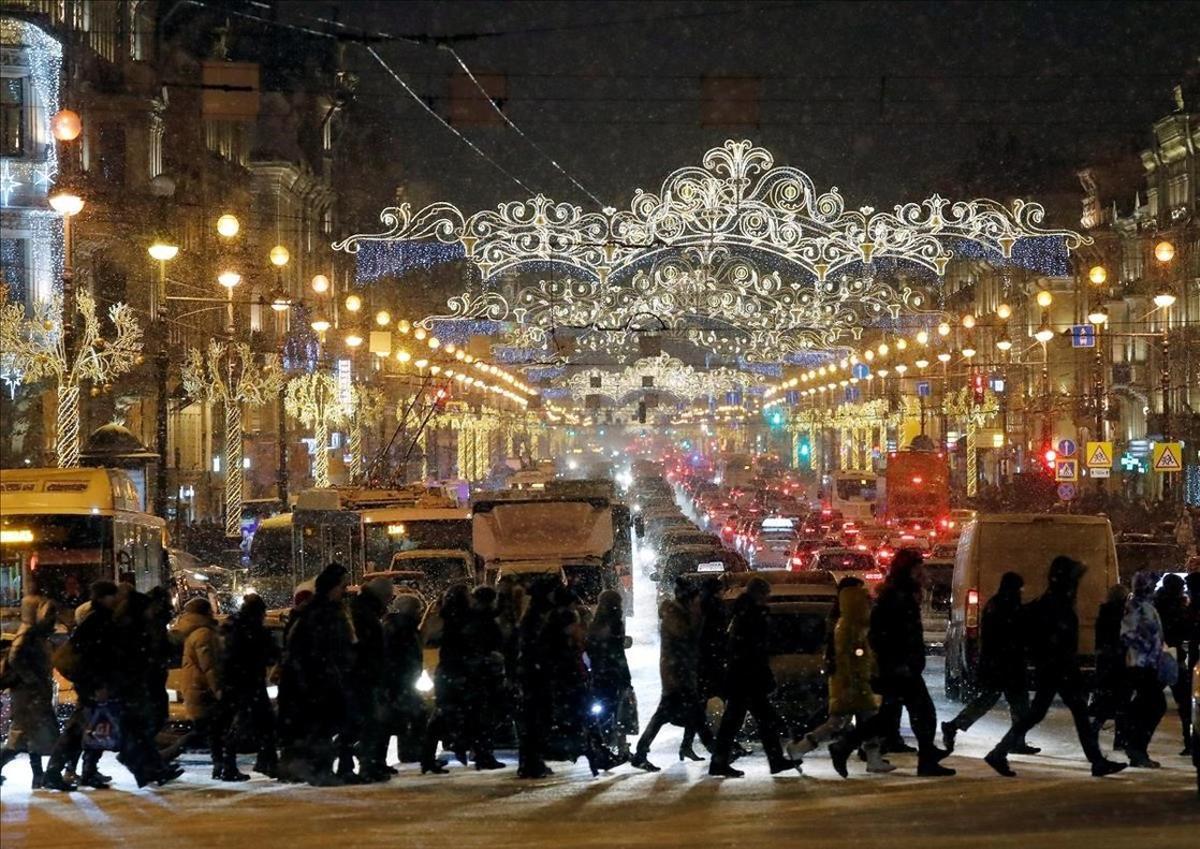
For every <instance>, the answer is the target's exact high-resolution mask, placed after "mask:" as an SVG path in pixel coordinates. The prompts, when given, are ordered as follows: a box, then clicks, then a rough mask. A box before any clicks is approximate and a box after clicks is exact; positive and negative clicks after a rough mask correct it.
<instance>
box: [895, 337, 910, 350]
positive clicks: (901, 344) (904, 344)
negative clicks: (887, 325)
mask: <svg viewBox="0 0 1200 849" xmlns="http://www.w3.org/2000/svg"><path fill="white" fill-rule="evenodd" d="M906 348H908V340H907V339H905V338H904V337H903V336H901V337H900V338H899V339H897V340H896V350H897V351H903V350H905V349H906Z"/></svg>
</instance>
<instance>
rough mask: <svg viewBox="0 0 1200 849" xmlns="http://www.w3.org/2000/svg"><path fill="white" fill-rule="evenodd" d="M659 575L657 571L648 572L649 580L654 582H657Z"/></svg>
mask: <svg viewBox="0 0 1200 849" xmlns="http://www.w3.org/2000/svg"><path fill="white" fill-rule="evenodd" d="M659 577H660V575H659V574H658V573H657V572H651V573H650V580H651V581H654V583H656V584H657V583H658V579H659Z"/></svg>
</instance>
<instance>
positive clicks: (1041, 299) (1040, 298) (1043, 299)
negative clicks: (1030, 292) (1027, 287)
mask: <svg viewBox="0 0 1200 849" xmlns="http://www.w3.org/2000/svg"><path fill="white" fill-rule="evenodd" d="M1052 303H1054V296H1053V295H1051V294H1050V293H1049V292H1048V291H1046V290H1045V289H1042V290H1041V291H1040V292H1038V293H1037V305H1038V306H1039V307H1041V308H1042V309H1046V307H1048V306H1050V304H1052Z"/></svg>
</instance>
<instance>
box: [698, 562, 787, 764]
mask: <svg viewBox="0 0 1200 849" xmlns="http://www.w3.org/2000/svg"><path fill="white" fill-rule="evenodd" d="M770 595H771V585H770V584H768V583H767V582H766V581H765V580H763V579H762V578H752V579H751V580H750V581H749V582H748V583H747V584H746V589H745V590H744V591H743V592H742V594H741V596H739V597H738V599H737V601H736V602H735V604H734V611H733V617H732V619H731V621H730V623H729V644H728V654H727V657H728V660H729V663H728V667H727V670H726V675H725V713H724V714H723V715H722V716H721V725H720V727H719V728H718V729H717V741H716V749H715V750H714V751H713V758H712V763H711V764H709V768H708V774H709V775H717V776H722V777H724V778H741V777H742V776H743V775H745V773H743V772H742V771H741V770H739V769H734V768H733V767H732V766H731V765H730V763H731V761H732V755H733V744H734V741H735V739H736V737H737V734H738V732H739V731H741V729H742V724H743V723H745V721H746V714H747V713H749V714H750V715H751V716H753V717H754V721H755V723H756V724H757V725H758V736H759V739H760V740H761V741H762V746H763V751H764V752H766V755H767V764H768V766H769V767H770V770H771V774H772V775H775V774H776V773H779V772H783V771H784V770H787V769H793V768H795V766H796V763H795V761H793V760H791V759H789V758H787V757H785V756H784V754H783V744H782V743H781V742H780V735H781V734H782V733H783V720H782V719H780V717H779V713H778V712H777V711H776V710H775V706H774V705H772V704H771V699H770V695H771V692H772V691H773V690H774V689H775V676H774V674H772V672H771V663H770V655H769V648H770V644H769V640H768V623H767V598H768V597H769V596H770Z"/></svg>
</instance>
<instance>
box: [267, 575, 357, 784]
mask: <svg viewBox="0 0 1200 849" xmlns="http://www.w3.org/2000/svg"><path fill="white" fill-rule="evenodd" d="M348 583H349V573H348V572H347V571H346V569H345V567H343V566H341V565H339V564H337V563H331V564H329V566H327V567H325V569H324V570H323V571H322V572H321V574H320V575H318V576H317V578H316V581H315V582H314V592H313V596H312V598H311V599H310V600H309V601H308V603H307V604H305V605H304V606H303V607H302V608H300V609H299V610H298V611H297V615H296V617H295V620H294V621H293V622H291V623H289V630H288V636H287V646H286V647H285V649H284V658H283V678H282V680H281V681H280V695H279V697H280V712H281V713H286V714H287V715H288V716H289V717H290V718H291V719H290V728H291V731H290V733H291V734H294V739H293V741H292V743H293V744H294V745H293V746H292V748H291V749H290V751H289V754H291V755H294V757H289V759H288V763H287V764H286V768H283V766H282V765H281V777H284V778H285V779H295V780H300V781H307V782H308V783H310V784H314V785H337V784H342V783H344V782H343V781H342V780H341V779H339V778H338V777H337V776H336V775H334V773H333V768H332V767H333V757H334V754H335V752H336V748H335V746H334V737H335V735H337V734H338V733H339V732H340V731H341V730H342V723H343V722H344V721H345V718H346V692H347V689H348V688H349V686H350V673H351V668H352V666H353V661H354V631H353V629H352V628H351V625H350V617H349V614H348V613H347V611H346V608H345V605H344V603H343V601H344V597H345V594H346V585H347V584H348Z"/></svg>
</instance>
